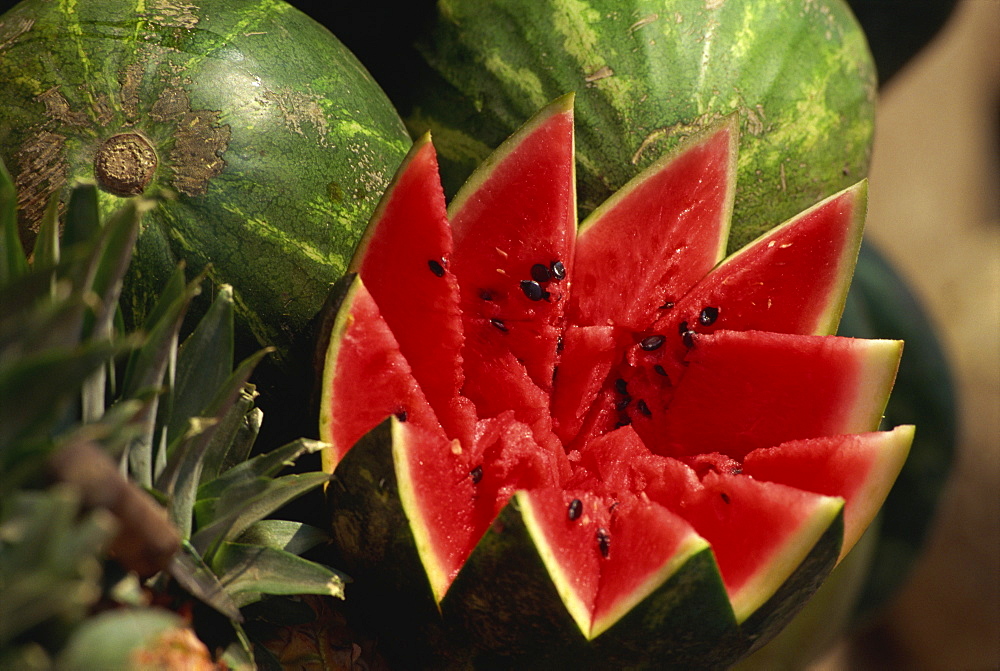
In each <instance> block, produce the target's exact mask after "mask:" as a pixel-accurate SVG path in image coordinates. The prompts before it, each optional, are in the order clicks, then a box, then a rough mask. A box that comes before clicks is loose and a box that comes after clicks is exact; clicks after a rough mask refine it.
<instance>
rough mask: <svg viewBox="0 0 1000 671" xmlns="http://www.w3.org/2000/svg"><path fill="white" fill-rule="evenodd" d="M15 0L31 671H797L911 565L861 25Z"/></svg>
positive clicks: (19, 559) (2, 172)
mask: <svg viewBox="0 0 1000 671" xmlns="http://www.w3.org/2000/svg"><path fill="white" fill-rule="evenodd" d="M8 4H15V3H8ZM434 5H436V9H435V8H434ZM295 6H297V7H299V9H297V8H296V7H295ZM3 9H4V10H5V13H3V14H2V15H0V93H3V95H4V99H5V105H4V107H3V109H0V420H2V421H0V494H2V496H0V589H2V594H0V667H3V668H7V667H10V668H37V669H47V668H149V667H156V666H164V667H165V666H171V665H188V666H190V667H192V668H222V667H224V668H232V669H239V670H241V671H243V670H249V669H257V668H266V669H272V668H286V667H287V668H311V669H312V668H315V669H327V668H357V666H358V665H368V666H369V667H371V668H391V669H397V668H398V669H408V668H419V669H424V668H427V669H433V668H447V669H451V668H455V669H466V668H475V669H506V668H517V669H533V668H537V669H552V668H572V667H575V666H578V667H580V668H582V669H619V668H656V669H661V668H662V669H671V668H677V669H692V668H695V669H702V668H704V669H724V668H730V667H732V666H733V665H734V664H735V665H740V664H742V666H738V667H737V668H741V669H744V668H745V669H752V668H772V667H773V665H774V664H777V663H779V662H777V661H776V660H781V662H780V663H786V662H787V663H789V664H793V665H795V664H798V665H801V664H804V663H805V661H804V660H806V658H807V657H806V656H807V655H813V656H814V655H815V654H817V653H818V652H821V651H822V648H823V647H824V646H826V645H827V644H828V642H829V640H831V638H832V637H833V636H835V635H837V634H838V633H839V632H841V631H843V627H844V626H846V625H845V622H847V621H848V620H849V618H850V617H852V616H856V614H857V612H858V609H859V607H858V606H857V603H858V602H859V596H858V595H859V594H862V593H863V596H862V597H860V600H861V603H862V606H861V608H864V609H867V608H872V607H875V606H877V605H878V603H879V602H880V601H881V600H883V599H884V598H885V597H886V594H887V592H888V590H891V589H892V588H893V585H894V584H895V583H894V582H893V581H892V580H888V579H887V578H886V576H887V573H892V572H896V573H897V574H899V575H896V576H895V579H896V580H899V579H900V576H901V575H902V571H901V570H900V569H899V567H900V566H904V565H905V561H904V559H908V558H911V557H912V554H913V553H914V552H915V551H916V546H917V544H918V543H919V539H920V537H921V536H922V534H923V532H924V530H925V526H926V522H927V519H929V517H930V514H931V512H932V510H933V506H934V500H935V497H936V495H937V491H938V489H939V488H940V482H941V478H942V473H944V472H946V470H947V468H946V467H947V463H944V462H946V461H947V454H945V453H944V452H942V451H941V450H940V449H939V446H940V445H942V444H945V443H947V442H948V440H950V439H951V438H952V437H953V434H954V406H953V399H952V396H951V388H950V387H949V386H948V385H946V384H942V381H945V382H947V365H946V361H945V360H944V358H943V355H942V354H941V351H940V345H939V343H937V342H936V341H935V340H934V339H933V335H932V334H931V335H928V331H929V330H930V326H929V325H928V323H927V321H926V319H924V317H923V315H922V314H921V313H920V310H919V306H918V305H916V303H915V299H914V298H913V296H912V295H911V294H909V293H908V292H907V290H906V287H905V285H904V284H903V283H902V282H901V281H900V278H899V277H898V276H896V275H895V274H894V273H893V272H892V269H891V268H889V267H888V266H887V265H886V264H885V263H884V262H883V261H882V260H881V259H880V258H879V257H878V256H877V255H875V254H874V252H873V251H872V250H870V249H865V248H863V247H862V245H861V239H862V231H863V228H864V223H865V214H866V207H867V198H868V186H867V183H866V181H865V179H864V176H865V174H866V172H867V167H868V159H869V153H870V147H871V139H872V127H873V109H874V97H875V91H876V77H875V70H874V66H873V64H872V60H871V55H870V53H869V52H868V47H867V45H866V42H865V38H864V35H863V33H862V32H861V29H860V27H859V26H858V24H857V22H856V21H855V19H854V17H853V16H852V14H851V12H850V10H849V9H848V5H847V4H846V3H845V2H844V1H843V0H810V1H809V2H804V3H801V4H795V3H775V2H769V1H767V0H746V1H745V2H741V3H734V2H729V3H727V2H719V1H714V0H707V1H705V0H658V1H656V2H653V1H652V0H625V1H617V0H491V1H490V2H478V1H476V0H415V2H414V3H412V4H411V5H409V6H408V7H407V8H405V9H402V10H399V12H398V15H397V9H398V8H397V7H396V6H395V5H394V4H392V3H382V2H381V0H376V1H375V2H374V3H372V4H371V5H365V6H364V7H361V6H360V5H357V6H355V5H354V4H352V3H347V4H346V5H336V6H332V5H331V6H330V7H323V8H319V7H311V6H310V3H309V2H308V1H307V0H302V1H301V2H295V1H294V0H291V1H290V2H285V1H284V0H247V1H240V0H194V1H191V2H178V1H176V0H145V1H144V2H138V3H127V2H124V1H123V0H78V1H76V2H50V1H48V0H22V1H21V2H19V3H16V5H15V6H14V7H13V9H10V10H9V11H6V9H7V7H6V6H3ZM323 12H327V14H324V13H323ZM387 13H389V14H393V17H391V19H390V18H389V17H387V16H386V14H387ZM330 14H336V15H337V16H338V17H340V18H339V21H341V22H342V23H343V22H349V23H351V24H358V25H352V26H349V27H348V26H343V25H341V27H342V28H344V30H345V32H347V33H349V34H350V35H349V39H347V38H345V42H347V43H352V44H357V43H358V41H359V39H360V38H363V37H364V36H365V35H367V36H368V38H367V39H365V40H364V41H365V42H366V44H365V45H364V49H363V51H364V53H365V54H367V57H366V58H365V59H363V60H364V64H362V62H361V61H359V60H358V59H356V58H355V57H354V55H352V54H351V52H350V51H348V49H347V48H346V47H345V46H344V44H343V43H341V42H340V41H339V40H338V37H340V36H341V33H340V31H339V30H336V29H335V30H334V33H336V34H337V37H335V36H334V35H333V34H331V32H329V31H328V30H327V29H326V28H325V27H324V26H323V25H321V24H320V23H318V22H317V21H315V20H313V19H312V18H309V15H313V16H316V17H317V18H321V19H324V17H325V19H330ZM324 22H325V25H327V26H330V27H331V28H334V26H337V25H338V23H337V21H336V20H325V21H324ZM361 24H363V25H361ZM404 24H405V29H404V30H403V31H402V34H401V33H400V31H399V30H398V26H402V25H404ZM391 25H397V29H390V30H387V31H383V30H382V29H383V28H391ZM348 28H351V30H349V29H348ZM353 29H356V30H353ZM366 31H367V32H366ZM359 36H360V37H359ZM373 36H374V37H377V38H378V39H371V38H372V37H373ZM352 39H353V40H354V42H351V40H352ZM413 49H416V50H417V51H413ZM417 52H419V55H418V54H417ZM358 53H361V52H358ZM367 67H371V68H372V70H371V71H372V72H374V73H376V75H378V73H385V72H386V68H388V69H389V71H390V72H391V76H386V77H385V78H384V79H383V77H382V76H381V75H378V81H376V79H375V78H373V77H372V75H370V74H369V71H368V70H366V68H367ZM380 85H381V86H384V87H385V91H386V92H388V95H387V93H386V92H384V91H383V89H382V88H381V86H380ZM397 109H399V110H400V112H401V113H402V117H401V116H400V115H399V114H398V113H397V111H396V110H397ZM403 119H405V124H404V121H403ZM8 169H9V171H8ZM852 278H853V281H854V288H853V289H851V283H852ZM206 289H209V290H207V291H206ZM849 289H850V292H849ZM904 338H905V340H906V342H907V345H906V355H905V356H904V355H903V350H904V347H903V342H902V341H903V339H904ZM314 353H315V360H310V355H311V354H314ZM914 357H916V358H917V359H919V361H914ZM918 369H919V370H918ZM894 385H895V387H896V390H897V391H895V392H893V388H894ZM900 386H904V387H905V388H904V389H903V390H902V392H903V393H899V391H900V390H899V387H900ZM890 392H893V393H892V398H890ZM949 403H952V404H949ZM265 413H266V415H267V416H268V418H269V421H268V422H267V425H266V426H263V430H262V418H263V417H264V415H265ZM275 420H276V421H275ZM918 421H919V424H920V425H921V429H920V431H918V432H915V429H914V424H917V423H918ZM924 424H930V429H929V430H927V431H925V430H924ZM302 436H305V437H302ZM316 438H318V439H319V440H315V439H316ZM913 457H916V459H914V458H913ZM890 490H891V491H890ZM880 511H881V512H880ZM277 518H280V519H277ZM852 548H854V551H853V552H852ZM901 558H904V559H901ZM872 567H874V569H873V568H872ZM866 575H868V576H869V582H868V583H867V584H866V583H864V580H865V576H866ZM821 587H824V588H825V589H826V590H827V592H826V594H823V593H820V594H819V598H816V599H814V598H813V596H814V595H816V594H817V592H818V590H820V588H821ZM831 591H833V592H834V596H833V597H832V598H830V597H829V594H830V592H831ZM831 604H832V605H831ZM807 605H808V606H810V607H811V608H812V610H811V611H809V610H803V609H804V608H806V606H807ZM799 615H802V616H803V617H799V618H798V619H796V618H797V616H799ZM817 622H819V623H820V624H819V625H818V626H820V627H827V628H828V629H829V632H827V634H828V636H826V637H820V636H816V635H815V631H816V629H815V627H816V626H817ZM789 623H793V626H791V627H789V626H788V625H789ZM782 632H785V633H786V636H787V638H788V640H789V641H791V642H790V643H788V642H782V641H781V640H780V639H779V640H775V638H776V637H778V636H779V634H781V633H782ZM802 640H810V641H811V642H812V643H814V644H815V645H813V646H812V647H811V648H810V649H809V650H808V651H807V652H803V650H805V647H804V646H802V645H800V644H801V641H802ZM769 643H772V645H769ZM806 647H808V646H806ZM788 660H794V661H788Z"/></svg>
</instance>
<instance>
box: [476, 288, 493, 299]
mask: <svg viewBox="0 0 1000 671" xmlns="http://www.w3.org/2000/svg"><path fill="white" fill-rule="evenodd" d="M479 297H480V298H482V299H483V300H484V301H491V300H493V292H492V291H490V290H489V289H483V290H482V291H480V292H479Z"/></svg>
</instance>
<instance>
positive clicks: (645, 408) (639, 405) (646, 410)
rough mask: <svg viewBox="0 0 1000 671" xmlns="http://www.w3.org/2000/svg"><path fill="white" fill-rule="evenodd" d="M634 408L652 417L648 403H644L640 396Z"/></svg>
mask: <svg viewBox="0 0 1000 671" xmlns="http://www.w3.org/2000/svg"><path fill="white" fill-rule="evenodd" d="M635 409H636V410H638V411H639V412H641V413H642V414H643V415H645V416H646V417H652V416H653V413H652V411H651V410H650V409H649V406H648V405H646V402H645V401H644V400H642V399H641V398H640V399H639V401H638V402H637V403H636V404H635Z"/></svg>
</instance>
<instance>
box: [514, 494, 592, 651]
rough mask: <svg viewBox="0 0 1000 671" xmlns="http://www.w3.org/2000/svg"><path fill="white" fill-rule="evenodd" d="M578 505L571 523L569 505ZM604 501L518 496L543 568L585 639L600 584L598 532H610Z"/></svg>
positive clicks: (571, 496) (570, 496)
mask: <svg viewBox="0 0 1000 671" xmlns="http://www.w3.org/2000/svg"><path fill="white" fill-rule="evenodd" d="M574 499H576V500H577V501H579V506H580V511H581V512H580V517H578V518H576V519H570V517H569V515H568V510H569V505H570V503H571V502H572V501H573V500H574ZM608 503H609V502H608V501H605V500H604V499H603V498H602V497H600V496H597V495H594V494H592V493H591V492H588V491H573V490H570V491H562V490H559V489H543V490H533V491H521V492H518V493H517V505H518V506H519V507H520V509H521V515H522V517H523V519H524V525H525V527H526V528H527V530H528V533H529V534H531V537H532V538H533V539H534V543H535V547H536V548H537V549H538V554H539V556H540V557H541V560H542V563H544V564H545V568H546V569H547V570H548V573H549V576H550V577H551V579H552V583H553V585H555V588H556V591H557V592H558V593H559V596H560V598H561V599H562V601H563V603H564V604H565V605H566V610H567V611H569V614H570V615H571V616H572V617H573V620H574V621H575V622H576V624H577V626H578V627H579V628H580V632H581V633H582V634H583V635H584V636H587V637H589V636H590V629H591V622H592V619H593V610H594V600H595V598H596V597H597V592H598V586H599V583H600V575H601V564H602V561H604V560H603V558H602V557H601V550H600V547H599V545H598V542H597V531H598V529H602V528H604V529H607V528H609V527H610V522H609V517H610V515H609V513H608Z"/></svg>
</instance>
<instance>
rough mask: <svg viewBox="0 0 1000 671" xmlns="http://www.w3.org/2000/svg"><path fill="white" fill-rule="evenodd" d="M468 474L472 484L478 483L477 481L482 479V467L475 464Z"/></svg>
mask: <svg viewBox="0 0 1000 671" xmlns="http://www.w3.org/2000/svg"><path fill="white" fill-rule="evenodd" d="M469 475H471V476H472V484H474V485H478V484H479V481H480V480H482V479H483V467H482V466H476V467H475V468H473V469H472V470H471V471H469Z"/></svg>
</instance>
